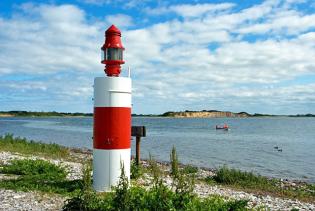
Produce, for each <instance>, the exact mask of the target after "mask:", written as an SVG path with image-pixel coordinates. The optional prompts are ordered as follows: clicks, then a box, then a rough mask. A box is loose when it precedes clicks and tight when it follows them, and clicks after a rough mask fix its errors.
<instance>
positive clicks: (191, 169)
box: [182, 165, 198, 174]
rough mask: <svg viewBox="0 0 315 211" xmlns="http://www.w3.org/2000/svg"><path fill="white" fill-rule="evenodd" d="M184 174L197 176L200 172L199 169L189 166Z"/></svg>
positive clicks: (185, 168) (184, 170)
mask: <svg viewBox="0 0 315 211" xmlns="http://www.w3.org/2000/svg"><path fill="white" fill-rule="evenodd" d="M182 172H183V173H184V174H196V173H197V172H198V167H196V166H192V165H187V166H185V167H184V168H183V170H182Z"/></svg>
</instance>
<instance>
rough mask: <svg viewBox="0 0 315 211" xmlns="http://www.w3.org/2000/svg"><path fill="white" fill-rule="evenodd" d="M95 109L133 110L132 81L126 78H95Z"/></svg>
mask: <svg viewBox="0 0 315 211" xmlns="http://www.w3.org/2000/svg"><path fill="white" fill-rule="evenodd" d="M94 107H127V108H131V79H130V78H125V77H97V78H95V79H94Z"/></svg>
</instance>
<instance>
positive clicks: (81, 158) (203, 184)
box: [0, 136, 315, 210]
mask: <svg viewBox="0 0 315 211" xmlns="http://www.w3.org/2000/svg"><path fill="white" fill-rule="evenodd" d="M6 138H7V139H10V138H11V140H12V141H16V143H17V142H21V146H22V148H20V151H19V147H21V146H17V145H16V146H14V147H13V148H8V149H12V150H13V151H12V150H5V148H1V149H0V160H1V162H0V164H1V165H5V164H7V163H10V162H11V161H12V160H14V159H32V160H34V159H35V160H36V159H43V160H47V161H49V162H51V163H53V164H57V165H62V166H64V167H66V168H67V169H68V172H69V173H68V176H67V179H68V180H70V181H74V180H77V179H81V178H82V175H83V174H82V168H83V165H84V164H85V163H86V162H87V161H90V160H91V159H92V152H93V151H92V150H91V149H88V148H78V147H63V146H60V145H57V146H55V145H52V144H42V145H41V144H39V143H31V142H29V143H28V142H27V141H26V140H22V139H18V138H14V137H13V136H7V137H6ZM1 139H5V137H4V138H1ZM0 143H1V142H0ZM10 143H11V142H10ZM14 143H15V142H14ZM43 145H44V146H43ZM2 146H3V145H2ZM29 146H32V147H33V148H34V150H30V151H23V150H25V148H27V147H29ZM42 146H43V147H45V148H48V147H51V148H52V149H53V150H55V148H56V147H59V149H58V150H59V151H65V152H67V154H66V155H60V156H57V157H56V156H54V154H53V153H51V152H50V151H46V152H44V153H45V154H43V150H42V149H41V148H40V147H42ZM52 156H53V157H52ZM156 162H157V165H158V167H159V169H160V170H161V172H162V173H163V174H162V179H163V183H164V184H165V185H166V186H167V187H169V188H172V184H173V183H172V177H171V176H170V170H171V163H170V162H168V161H156ZM141 164H142V165H141V166H142V168H144V172H143V174H142V176H140V177H139V178H137V179H132V180H131V185H140V186H141V187H144V188H150V187H151V186H152V180H151V178H152V176H151V175H150V173H149V172H148V170H149V169H150V167H149V162H148V159H142V160H141ZM189 166H192V165H189V164H183V163H179V169H182V170H184V169H185V168H186V167H189ZM0 170H1V168H0ZM190 170H192V168H190ZM188 174H189V175H190V173H188ZM216 174H217V170H216V169H213V168H203V167H197V170H196V172H195V173H193V175H195V176H194V178H195V185H194V187H195V188H194V193H195V194H197V196H198V197H201V198H207V197H209V196H213V195H217V196H219V197H223V198H224V199H225V200H248V208H249V209H254V210H256V209H257V210H259V208H261V207H264V208H266V209H267V210H291V209H294V208H298V209H299V210H314V209H315V196H314V193H311V195H308V196H307V197H306V196H304V195H297V196H298V197H297V198H298V199H297V198H296V196H294V195H283V193H282V191H291V192H292V193H293V194H299V191H300V190H303V191H305V188H307V187H308V186H307V184H305V183H304V182H299V181H291V180H285V179H282V180H278V182H277V183H275V184H276V186H277V187H278V188H277V190H282V191H281V192H277V191H276V192H273V191H269V190H268V189H266V190H264V189H261V190H260V189H256V188H254V189H251V188H246V187H241V186H233V185H226V184H219V183H215V182H210V183H209V182H208V178H210V179H211V178H213V177H214V176H215V175H216ZM11 178H12V177H11ZM266 178H267V179H268V177H266ZM5 179H7V175H3V174H2V173H1V172H0V182H1V180H2V182H3V181H4V180H5ZM240 179H241V178H240ZM269 180H270V181H271V180H273V178H269ZM311 187H312V189H310V191H311V190H314V191H315V186H314V185H312V186H311ZM307 191H308V190H307ZM0 193H1V195H2V196H0V200H2V201H4V202H5V203H4V204H3V205H2V206H1V205H0V209H2V208H3V209H4V208H6V207H8V206H11V207H14V208H20V209H27V208H28V207H32V206H33V207H35V208H36V209H50V208H49V207H48V206H51V199H50V201H47V198H54V197H55V198H56V201H58V204H57V205H56V206H55V207H54V209H52V210H56V209H59V210H60V209H61V207H62V206H63V204H64V203H65V201H66V199H68V197H67V196H64V195H60V194H57V195H54V194H55V193H50V196H51V197H47V195H46V194H47V193H46V192H39V191H36V190H35V191H34V190H31V191H24V192H23V191H22V192H21V191H12V190H9V189H4V188H0ZM306 193H308V192H306ZM51 194H53V195H51ZM308 194H309V193H308ZM38 195H42V196H43V198H39V199H38V201H36V200H37V199H36V200H35V199H34V197H37V196H38ZM14 198H19V199H21V200H11V199H14ZM37 198H38V197H37ZM25 201H27V203H26V204H25V203H23V202H25ZM39 201H41V203H39ZM45 201H47V202H46V203H45Z"/></svg>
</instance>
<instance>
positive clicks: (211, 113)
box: [0, 110, 315, 118]
mask: <svg viewBox="0 0 315 211" xmlns="http://www.w3.org/2000/svg"><path fill="white" fill-rule="evenodd" d="M0 117H93V113H80V112H75V113H70V112H56V111H52V112H37V111H0ZM132 117H162V118H253V117H255V118H257V117H261V118H264V117H315V114H294V115H273V114H259V113H255V114H249V113H247V112H238V113H235V112H230V111H217V110H202V111H189V110H186V111H179V112H174V111H168V112H165V113H163V114H132Z"/></svg>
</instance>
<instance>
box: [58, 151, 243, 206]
mask: <svg viewBox="0 0 315 211" xmlns="http://www.w3.org/2000/svg"><path fill="white" fill-rule="evenodd" d="M175 154H176V152H175V149H174V148H173V150H172V155H173V156H171V163H172V164H173V169H172V170H173V172H176V173H175V174H172V178H173V180H174V183H173V185H172V188H174V190H175V191H172V190H171V188H170V187H167V186H166V185H165V184H164V183H163V178H162V172H161V169H160V168H159V167H158V165H157V162H156V161H155V160H153V159H152V157H151V156H150V160H149V168H148V169H149V173H150V174H151V184H152V186H151V187H150V188H147V189H146V188H143V187H140V186H137V185H134V186H132V187H128V184H129V182H128V179H127V178H126V176H125V175H124V170H123V167H122V171H121V172H122V174H121V176H120V180H119V183H118V185H117V187H115V191H114V192H111V193H102V194H99V193H96V192H94V191H93V190H92V189H91V188H89V187H91V184H87V183H89V182H91V179H88V177H90V176H91V175H90V174H89V173H86V172H85V173H84V175H85V176H84V177H85V179H84V181H86V182H85V185H84V187H85V188H82V189H81V191H80V192H79V193H78V194H77V195H76V196H75V197H72V198H70V199H69V200H67V202H66V204H65V205H64V207H63V210H67V211H70V210H109V211H114V210H120V211H128V210H139V211H140V210H144V211H149V210H156V211H157V210H159V211H160V210H161V211H164V210H165V211H169V210H174V211H175V210H183V211H185V210H187V211H194V210H200V211H212V210H213V211H217V210H221V211H230V210H234V211H238V210H247V208H246V206H247V201H246V200H236V201H234V200H230V201H226V200H224V199H223V198H222V197H220V196H209V197H208V198H205V199H201V198H199V197H197V196H196V194H194V193H193V183H191V182H189V180H190V179H189V177H190V176H191V175H185V174H183V172H182V171H179V169H178V163H177V162H178V160H177V156H174V155H175Z"/></svg>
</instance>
